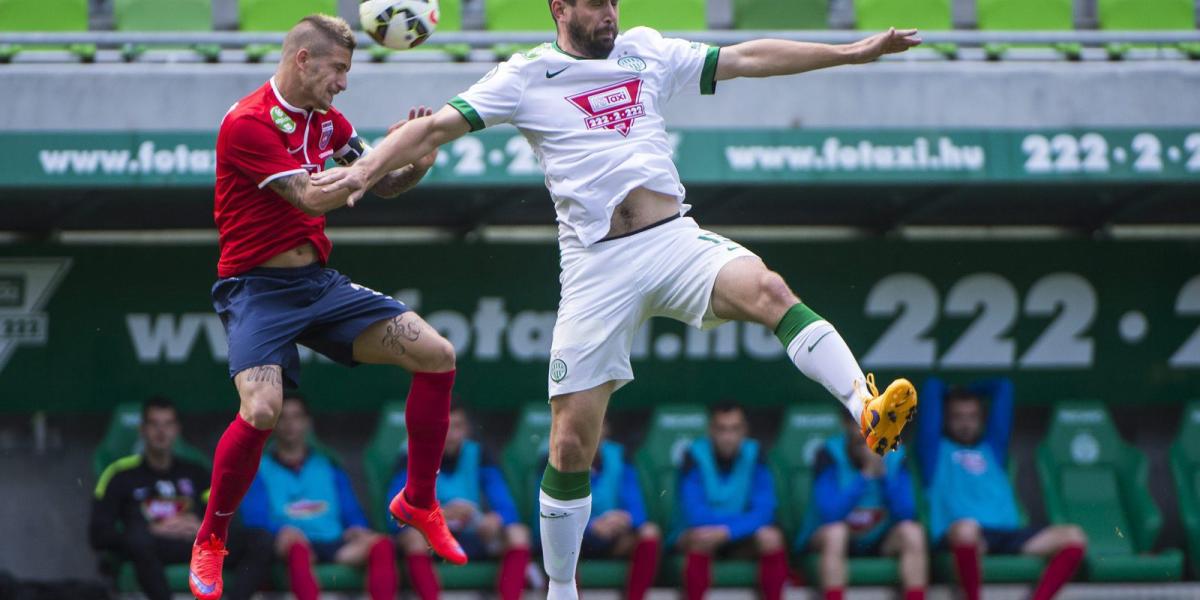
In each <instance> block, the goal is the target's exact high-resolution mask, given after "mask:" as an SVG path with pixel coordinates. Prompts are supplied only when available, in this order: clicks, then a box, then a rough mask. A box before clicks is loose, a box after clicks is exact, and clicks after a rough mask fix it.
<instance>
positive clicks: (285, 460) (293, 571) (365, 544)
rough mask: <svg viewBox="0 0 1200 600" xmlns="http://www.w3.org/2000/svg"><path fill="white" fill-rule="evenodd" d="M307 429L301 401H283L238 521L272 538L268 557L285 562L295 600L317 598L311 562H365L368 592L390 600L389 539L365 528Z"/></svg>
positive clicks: (393, 585) (341, 474)
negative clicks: (271, 553) (272, 550)
mask: <svg viewBox="0 0 1200 600" xmlns="http://www.w3.org/2000/svg"><path fill="white" fill-rule="evenodd" d="M311 431H312V419H311V417H310V415H309V412H308V405H307V404H305V402H304V399H303V398H301V397H300V396H298V395H288V396H285V397H284V399H283V409H282V411H281V412H280V414H279V422H278V423H277V424H276V425H275V436H274V437H275V443H274V447H273V448H269V449H268V450H269V451H268V452H267V453H265V454H263V458H262V463H261V464H260V465H259V468H258V475H257V477H255V479H254V483H252V484H251V485H250V490H249V491H248V492H247V493H246V497H245V499H244V500H243V501H242V509H241V510H242V515H243V516H242V518H243V520H244V521H245V522H246V524H247V525H255V526H259V527H263V528H265V529H267V530H269V531H270V532H271V533H272V534H274V535H275V554H276V555H278V556H279V557H280V558H282V559H284V561H286V564H287V571H288V579H289V580H290V581H291V586H292V593H293V594H295V596H296V598H297V600H316V598H317V597H318V595H319V594H320V589H319V588H318V586H317V578H316V575H315V574H314V572H313V563H314V562H322V563H337V564H340V565H348V566H352V567H362V566H363V565H366V570H367V577H366V580H367V595H368V596H370V598H371V599H372V600H394V598H395V597H396V591H397V588H398V583H397V573H396V562H395V556H396V554H395V550H394V548H393V546H392V542H391V540H389V539H388V538H387V536H384V535H382V534H379V533H375V532H374V531H371V530H370V529H369V528H368V526H367V518H366V516H364V515H363V511H362V507H361V506H360V505H359V503H358V499H357V498H355V496H354V490H353V489H352V488H351V486H350V478H349V477H347V475H346V472H345V471H344V470H343V469H342V468H341V466H339V465H338V464H337V463H336V462H335V461H334V460H333V459H332V458H331V457H329V456H328V455H326V454H325V453H323V452H320V451H319V450H317V449H315V448H313V447H312V446H311V444H310V443H309V434H310V432H311Z"/></svg>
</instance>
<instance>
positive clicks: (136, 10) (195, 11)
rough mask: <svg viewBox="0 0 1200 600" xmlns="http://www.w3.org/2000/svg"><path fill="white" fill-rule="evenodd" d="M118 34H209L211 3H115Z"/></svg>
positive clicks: (175, 0) (154, 0)
mask: <svg viewBox="0 0 1200 600" xmlns="http://www.w3.org/2000/svg"><path fill="white" fill-rule="evenodd" d="M113 22H114V25H115V26H116V29H117V31H209V30H211V29H212V0H114V1H113Z"/></svg>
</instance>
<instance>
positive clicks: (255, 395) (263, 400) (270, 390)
mask: <svg viewBox="0 0 1200 600" xmlns="http://www.w3.org/2000/svg"><path fill="white" fill-rule="evenodd" d="M282 411H283V390H282V389H280V388H277V387H273V386H267V385H263V386H255V387H253V388H251V389H249V390H247V391H244V392H243V394H242V408H241V415H242V418H243V419H245V420H246V422H247V423H249V424H251V425H253V426H254V427H255V428H256V429H272V428H274V427H275V422H276V421H278V420H279V413H280V412H282Z"/></svg>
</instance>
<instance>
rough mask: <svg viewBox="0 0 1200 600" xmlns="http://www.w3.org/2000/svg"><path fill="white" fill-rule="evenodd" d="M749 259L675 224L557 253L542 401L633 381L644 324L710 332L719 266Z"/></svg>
mask: <svg viewBox="0 0 1200 600" xmlns="http://www.w3.org/2000/svg"><path fill="white" fill-rule="evenodd" d="M743 256H755V254H754V253H753V252H751V251H749V250H747V249H745V248H743V247H742V246H741V245H740V244H738V243H737V242H733V241H730V240H729V239H727V238H724V237H721V236H720V235H717V234H715V233H712V232H710V231H706V230H704V229H701V228H700V226H699V225H697V224H696V221H695V220H693V219H691V218H688V217H681V218H678V219H674V220H672V221H669V222H667V223H664V224H662V225H658V226H656V227H652V228H650V229H647V230H644V231H640V232H638V233H635V234H633V235H630V236H627V237H621V238H616V239H612V240H608V241H603V242H597V243H596V244H593V245H592V246H591V247H588V248H571V249H567V250H565V251H564V252H563V256H562V274H561V276H560V277H559V282H560V283H561V284H562V293H561V297H560V299H559V303H558V320H557V322H556V323H555V325H554V340H553V342H552V344H551V349H550V372H549V386H550V397H551V398H553V397H555V396H559V395H562V394H569V393H571V392H579V391H583V390H587V389H591V388H593V387H596V386H598V385H600V384H602V383H605V382H608V381H615V382H616V387H617V388H620V387H621V386H623V385H625V384H626V383H629V382H630V381H633V367H632V365H630V362H629V355H630V352H631V351H632V349H633V339H634V336H635V335H636V334H637V331H638V329H639V328H640V327H641V325H642V323H643V322H645V321H646V319H648V318H650V317H669V318H672V319H675V320H677V321H682V322H684V323H686V324H688V325H691V326H692V327H698V328H701V329H710V328H712V327H716V326H717V325H720V324H721V323H724V322H725V321H724V320H723V319H720V318H718V317H717V316H716V315H715V314H713V312H712V302H711V301H712V290H713V285H714V284H715V283H716V280H717V274H718V273H719V272H720V271H721V268H722V267H724V266H725V264H726V263H728V262H729V261H731V260H733V259H735V258H741V257H743Z"/></svg>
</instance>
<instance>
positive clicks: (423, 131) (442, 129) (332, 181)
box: [312, 106, 471, 206]
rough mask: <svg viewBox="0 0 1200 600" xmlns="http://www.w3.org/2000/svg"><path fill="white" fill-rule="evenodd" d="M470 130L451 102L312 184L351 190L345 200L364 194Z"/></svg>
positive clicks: (333, 191)
mask: <svg viewBox="0 0 1200 600" xmlns="http://www.w3.org/2000/svg"><path fill="white" fill-rule="evenodd" d="M470 131H471V126H470V124H469V123H467V119H466V117H463V116H462V113H460V112H458V111H457V110H455V109H454V108H452V107H450V106H446V107H444V108H442V109H441V110H439V111H438V112H436V113H434V115H433V116H432V117H426V118H423V119H414V120H412V121H409V122H407V123H405V124H404V125H403V126H401V127H400V128H399V129H397V130H395V131H393V132H392V133H390V134H388V136H387V137H386V138H384V140H383V142H381V143H380V144H379V146H378V147H376V148H375V149H374V150H373V151H372V152H371V153H369V154H367V155H366V156H364V157H362V158H360V159H358V160H357V161H355V162H354V164H352V165H350V166H349V167H345V168H338V169H330V170H328V171H323V172H321V173H318V174H316V175H314V176H313V180H312V181H313V184H314V185H316V186H318V187H319V188H320V189H322V190H324V191H325V192H326V193H329V194H331V195H335V196H340V195H341V194H343V193H348V194H349V198H348V199H347V201H346V204H348V205H350V206H354V203H355V202H357V201H358V199H359V198H362V196H363V194H364V193H366V191H367V190H369V189H371V187H372V186H374V185H375V184H376V183H378V182H379V180H380V179H382V178H383V177H384V176H385V175H387V174H388V173H389V172H391V171H395V170H396V169H399V168H401V167H404V166H406V165H410V164H412V163H414V162H416V161H417V160H419V159H420V158H421V157H423V156H426V155H428V154H430V153H431V152H433V151H434V150H436V149H437V147H438V146H441V145H442V144H445V143H447V142H451V141H454V140H456V139H458V138H460V137H462V136H464V135H466V134H467V133H468V132H470Z"/></svg>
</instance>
